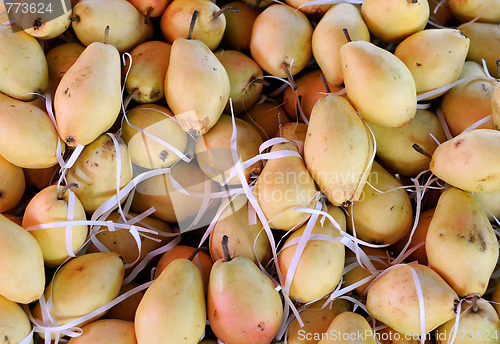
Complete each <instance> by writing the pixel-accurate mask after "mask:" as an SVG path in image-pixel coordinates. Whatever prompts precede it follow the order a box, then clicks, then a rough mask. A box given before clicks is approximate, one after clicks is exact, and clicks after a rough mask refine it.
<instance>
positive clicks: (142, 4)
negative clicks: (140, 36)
mask: <svg viewBox="0 0 500 344" xmlns="http://www.w3.org/2000/svg"><path fill="white" fill-rule="evenodd" d="M129 1H130V3H131V4H132V5H134V6H135V8H137V10H138V11H139V12H140V13H141V14H144V15H145V16H149V17H151V18H156V17H159V16H161V15H162V14H163V12H164V11H165V8H166V7H167V5H168V4H169V3H170V0H129Z"/></svg>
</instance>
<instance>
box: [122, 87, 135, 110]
mask: <svg viewBox="0 0 500 344" xmlns="http://www.w3.org/2000/svg"><path fill="white" fill-rule="evenodd" d="M137 93H139V89H138V88H136V89H134V90H133V91H132V93H130V94H129V95H128V96H127V97H126V98H125V100H123V109H124V111H127V108H128V104H129V103H130V101H131V100H132V99H133V98H134V97H135V96H136V95H137Z"/></svg>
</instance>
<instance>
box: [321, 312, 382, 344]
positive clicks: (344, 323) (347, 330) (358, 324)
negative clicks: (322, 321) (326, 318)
mask: <svg viewBox="0 0 500 344" xmlns="http://www.w3.org/2000/svg"><path fill="white" fill-rule="evenodd" d="M334 343H343V344H376V343H377V342H376V341H375V335H374V333H373V331H372V328H371V327H370V324H368V321H366V319H365V318H363V317H362V316H361V315H359V314H356V313H353V312H349V311H347V312H342V313H340V314H339V315H337V316H336V317H335V319H333V320H332V322H331V323H330V326H328V329H327V330H326V333H325V335H324V336H323V338H322V339H321V340H320V341H319V342H318V344H334Z"/></svg>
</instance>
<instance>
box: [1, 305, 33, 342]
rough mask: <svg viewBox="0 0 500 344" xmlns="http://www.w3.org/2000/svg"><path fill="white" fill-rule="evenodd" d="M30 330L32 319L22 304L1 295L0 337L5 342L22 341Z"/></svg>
mask: <svg viewBox="0 0 500 344" xmlns="http://www.w3.org/2000/svg"><path fill="white" fill-rule="evenodd" d="M30 332H31V323H30V320H29V318H28V316H27V315H26V313H25V312H24V310H23V309H22V308H21V306H19V305H18V304H17V303H15V302H12V301H10V300H9V299H6V298H5V297H3V296H1V295H0V338H2V339H3V340H4V341H5V343H21V341H22V340H23V339H24V338H26V337H27V336H28V335H29V334H30ZM27 344H33V340H30V341H29V342H27Z"/></svg>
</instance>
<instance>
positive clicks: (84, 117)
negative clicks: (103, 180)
mask: <svg viewBox="0 0 500 344" xmlns="http://www.w3.org/2000/svg"><path fill="white" fill-rule="evenodd" d="M113 1H114V0H113ZM120 73H121V70H120V54H119V53H118V51H117V50H116V48H115V47H114V46H112V45H110V44H104V43H98V42H96V43H92V44H90V45H89V46H88V47H87V48H86V49H85V50H84V51H83V53H82V54H81V55H80V57H78V59H77V60H76V62H75V63H74V64H73V65H72V66H71V67H70V69H68V71H67V72H66V74H64V76H63V78H62V79H61V82H60V83H59V85H58V86H57V90H56V93H55V96H54V109H55V116H56V120H57V127H58V129H59V135H60V136H61V138H62V139H63V140H64V142H66V144H67V145H68V146H71V147H76V146H77V145H79V144H81V145H87V144H89V143H91V142H92V141H94V140H95V139H97V137H99V135H101V134H103V133H104V132H106V130H108V129H109V128H111V126H112V125H113V123H114V122H115V121H116V119H117V118H118V114H119V113H120V109H121V84H120V79H121V74H120Z"/></svg>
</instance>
